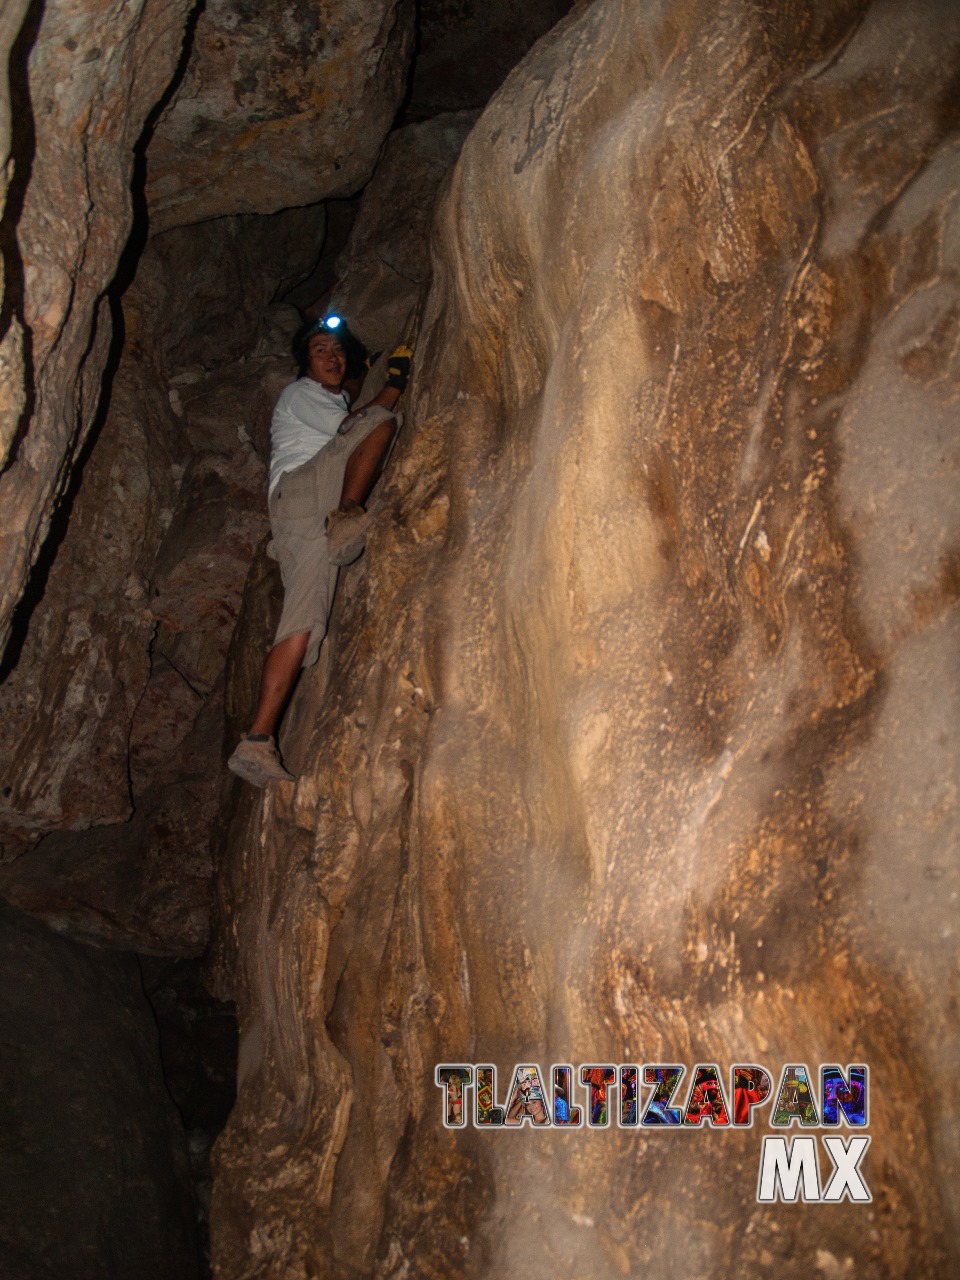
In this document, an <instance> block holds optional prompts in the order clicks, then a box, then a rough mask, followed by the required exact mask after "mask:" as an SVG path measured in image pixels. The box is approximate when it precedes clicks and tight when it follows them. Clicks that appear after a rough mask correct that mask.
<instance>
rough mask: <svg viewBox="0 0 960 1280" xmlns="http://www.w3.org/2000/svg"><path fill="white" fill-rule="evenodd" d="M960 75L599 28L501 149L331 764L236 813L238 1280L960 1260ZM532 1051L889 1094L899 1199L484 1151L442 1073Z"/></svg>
mask: <svg viewBox="0 0 960 1280" xmlns="http://www.w3.org/2000/svg"><path fill="white" fill-rule="evenodd" d="M958 46H960V32H958V26H957V16H956V11H955V8H954V7H953V6H951V5H948V4H938V3H934V2H932V0H931V2H929V3H923V4H918V5H912V6H908V7H907V6H899V5H896V4H889V3H877V4H874V5H869V6H868V5H862V4H853V3H851V4H842V5H836V4H827V3H824V4H804V5H801V6H794V7H793V8H792V9H791V11H790V15H789V20H787V18H786V16H784V17H783V19H782V20H781V19H779V18H777V17H776V15H772V14H771V13H770V12H769V10H764V12H763V14H760V13H759V12H758V11H757V10H755V9H754V8H753V7H752V6H750V5H747V4H739V3H727V4H723V5H721V6H719V7H716V8H714V9H705V7H704V6H702V5H692V4H686V3H682V2H680V0H678V2H677V3H674V4H670V5H663V6H657V7H650V6H639V5H634V4H630V3H625V2H624V3H617V2H616V0H599V2H598V3H596V4H594V5H592V6H591V7H590V8H588V9H586V10H585V11H583V12H581V13H579V14H578V15H577V16H575V17H574V18H573V19H571V20H570V21H568V22H567V23H566V24H564V25H562V26H561V28H560V29H558V30H557V31H556V32H554V33H552V34H551V35H550V36H548V37H547V38H546V39H545V40H544V41H542V42H541V44H540V45H539V46H538V47H537V49H536V51H535V52H534V54H533V55H532V56H531V57H530V58H529V59H528V60H527V61H526V63H525V64H524V66H523V68H522V69H521V70H520V71H519V72H518V73H516V74H514V75H513V76H511V77H510V78H509V79H508V81H507V83H506V85H505V86H504V88H503V90H502V91H501V93H500V94H499V95H498V96H497V98H496V100H495V101H494V103H493V104H492V105H491V107H490V108H489V109H488V111H487V112H486V113H485V115H484V116H483V118H482V120H481V122H480V124H479V126H478V127H477V129H476V130H475V131H474V132H473V134H472V135H471V136H470V138H469V139H468V142H467V144H466V147H465V150H464V153H463V156H462V159H461V161H460V164H459V166H458V168H457V170H456V173H455V178H454V181H453V185H452V188H451V190H450V192H449V195H448V198H447V201H446V204H445V206H444V210H443V214H442V217H441V219H440V224H441V225H440V239H439V243H438V245H437V249H436V254H435V284H434V288H433V291H432V293H431V297H430V301H429V304H428V308H427V312H426V315H425V319H424V325H423V333H422V336H421V340H420V343H419V346H418V366H417V374H416V384H415V395H414V422H413V423H412V425H411V426H410V427H408V428H407V429H406V434H405V436H404V437H403V438H402V439H401V443H400V445H399V447H398V452H397V454H396V456H395V458H394V461H393V464H392V469H391V471H390V473H389V477H388V489H387V502H388V505H387V510H385V511H384V513H383V514H382V516H381V518H380V519H379V521H378V523H377V525H376V526H375V530H374V533H373V534H372V536H371V538H370V541H369V543H368V549H367V553H366V555H365V557H364V559H363V561H361V563H360V565H358V567H357V568H355V569H353V570H351V571H350V573H349V574H347V575H346V579H345V582H344V589H343V592H342V596H341V600H340V605H339V613H338V615H337V619H336V623H335V628H334V637H333V647H332V657H331V668H330V673H329V679H328V681H327V682H326V686H324V681H323V679H322V673H315V674H314V675H312V676H310V677H309V678H308V679H307V680H306V681H305V682H304V684H303V685H302V687H301V689H300V691H299V693H298V697H297V701H296V702H295V705H294V708H293V713H292V718H291V722H290V727H289V730H288V740H287V744H286V747H287V751H288V754H289V756H290V757H291V758H293V759H295V760H298V761H300V762H302V776H301V778H300V780H299V782H298V784H297V786H296V788H295V789H294V788H287V787H278V788H277V789H276V790H274V791H272V792H270V793H268V795H267V796H266V798H265V801H264V802H263V803H262V804H260V803H257V804H256V807H255V808H254V809H253V811H252V813H250V814H249V815H248V814H247V813H244V812H243V811H242V810H237V811H235V812H234V813H233V814H232V815H231V816H232V820H233V839H234V844H233V848H232V852H231V853H230V854H229V857H228V861H227V865H226V868H225V873H224V892H225V901H224V906H223V912H224V918H225V920H226V921H227V924H226V927H225V930H224V936H223V941H224V943H225V946H226V952H227V955H228V957H229V956H230V955H231V954H232V956H233V960H232V962H231V963H232V965H233V966H234V981H235V986H236V991H237V994H238V998H239V1001H240V1009H241V1018H242V1044H241V1075H240V1094H239V1101H238V1105H237V1108H236V1110H235V1112H234V1114H233V1118H232V1120H231V1123H230V1126H229V1128H228V1130H227V1132H226V1134H225V1137H224V1139H223V1140H222V1141H221V1144H220V1147H219V1175H218V1182H217V1184H216V1191H215V1204H214V1220H213V1221H214V1236H215V1254H216V1258H217V1261H218V1266H219V1274H220V1275H221V1276H223V1277H227V1276H229V1277H231V1280H235V1278H237V1277H254V1276H258V1275H264V1274H274V1273H275V1274H287V1275H310V1276H340V1275H347V1274H362V1275H376V1276H382V1277H387V1276H390V1277H399V1276H402V1275H416V1276H418V1277H437V1280H439V1278H440V1277H443V1280H451V1278H452V1277H456V1276H467V1275H470V1276H485V1277H486V1276H489V1277H501V1276H514V1275H520V1274H524V1275H532V1276H551V1277H556V1276H564V1277H567V1276H569V1277H571V1278H572V1277H582V1276H585V1275H590V1276H591V1277H598V1278H606V1277H612V1276H622V1275H637V1276H639V1275H643V1276H645V1277H650V1276H653V1277H656V1276H664V1277H674V1276H681V1275H684V1276H686V1275H691V1276H692V1275H702V1276H711V1277H735V1276H737V1277H738V1276H742V1275H745V1274H756V1275H762V1276H771V1277H773V1276H776V1277H778V1278H779V1277H792V1276H796V1277H800V1276H809V1275H814V1274H824V1275H841V1274H847V1273H849V1274H856V1275H862V1276H876V1277H880V1276H886V1275H890V1274H896V1275H902V1276H908V1275H909V1276H917V1277H920V1276H924V1277H926V1276H929V1277H934V1276H941V1275H945V1274H949V1273H950V1271H951V1270H952V1269H954V1268H955V1266H956V1261H957V1259H956V1244H955V1242H956V1239H957V1224H958V1219H957V1216H956V1214H957V1205H956V1185H957V1183H956V1172H957V1160H958V1152H957V1147H956V1143H955V1138H954V1135H955V1133H956V1123H955V1121H956V1102H955V1098H954V1096H953V1091H952V1088H951V1086H950V1081H951V1079H952V1075H953V1070H954V1054H953V1053H952V1050H951V1047H950V1046H951V1044H952V1043H953V1040H952V1037H953V1035H954V1032H955V1012H954V1011H953V1010H952V1008H951V1005H950V999H951V995H950V991H951V987H950V982H949V980H948V979H947V976H946V975H947V974H948V973H950V972H952V965H953V962H954V960H955V928H956V924H955V916H956V897H955V895H956V894H957V893H958V892H960V884H958V879H957V877H958V870H957V866H956V860H955V848H956V836H957V796H956V784H955V779H956V774H957V757H958V754H960V752H958V741H957V726H958V724H960V717H958V716H957V714H956V709H957V699H958V690H957V685H956V666H955V645H956V616H957V615H956V609H955V602H956V571H955V560H956V548H957V546H958V543H960V537H958V533H960V531H958V515H960V512H958V510H957V494H958V492H960V489H958V487H957V485H956V472H957V464H958V457H957V435H956V431H955V426H954V424H955V421H956V405H957V398H958V390H960V381H958V365H957V344H956V317H957V314H958V311H960V300H958V295H957V267H958V261H957V254H958V250H960V238H958V235H957V226H958V222H957V218H958V207H960V205H958V196H957V186H958V165H957V155H958V152H957V140H956V135H955V133H954V132H953V128H954V126H953V124H952V123H951V122H952V120H953V119H954V116H953V115H952V114H951V111H952V108H951V106H950V104H951V102H952V96H951V95H952V93H953V92H954V91H953V90H952V89H951V85H953V84H955V83H956V81H955V77H956V74H957V65H958ZM237 675H238V677H240V678H242V679H244V680H248V679H249V675H248V673H247V672H246V669H244V668H240V667H238V668H237ZM232 697H233V695H232V693H231V691H230V689H228V692H227V700H228V706H229V705H231V698H232ZM244 828H245V829H244ZM527 1060H534V1061H538V1062H539V1063H540V1064H541V1065H542V1066H544V1067H548V1066H549V1064H550V1063H552V1062H554V1061H570V1062H573V1063H582V1062H591V1061H593V1062H611V1063H617V1062H622V1061H626V1062H637V1063H644V1062H662V1063H668V1062H678V1063H686V1064H688V1065H689V1066H692V1065H693V1064H694V1063H695V1062H698V1061H716V1062H718V1063H720V1064H721V1065H722V1066H723V1067H724V1069H726V1067H727V1066H728V1065H729V1064H730V1063H731V1062H734V1061H753V1060H757V1061H759V1062H761V1063H764V1064H766V1065H767V1066H768V1067H770V1068H771V1069H772V1070H774V1071H775V1072H778V1071H779V1068H780V1067H781V1066H782V1065H785V1064H787V1063H793V1062H797V1061H801V1062H807V1063H809V1065H810V1066H811V1068H813V1069H814V1070H815V1069H816V1065H817V1064H818V1063H820V1062H838V1063H843V1064H846V1063H849V1062H858V1061H862V1062H866V1063H868V1064H869V1065H870V1067H871V1068H872V1071H873V1085H874V1088H873V1094H872V1098H871V1121H870V1128H869V1133H870V1134H871V1136H872V1140H873V1141H872V1147H871V1149H870V1152H869V1153H868V1156H867V1158H866V1162H865V1166H864V1171H865V1173H866V1176H867V1178H868V1181H869V1183H870V1187H871V1190H872V1192H873V1197H874V1201H873V1204H872V1205H870V1206H858V1205H852V1204H850V1203H845V1204H843V1205H840V1206H838V1207H836V1208H835V1209H833V1210H831V1211H829V1212H828V1211H827V1210H826V1209H824V1208H815V1207H813V1206H808V1207H807V1208H805V1209H802V1210H798V1209H796V1208H792V1207H782V1208H780V1207H775V1208H767V1207H763V1206H758V1205H757V1204H756V1203H755V1192H756V1184H757V1171H758V1162H759V1153H760V1133H759V1132H758V1131H757V1130H753V1131H744V1132H741V1133H727V1134H725V1135H724V1136H723V1137H722V1138H721V1137H720V1135H710V1134H705V1133H703V1134H694V1135H690V1134H688V1135H686V1140H682V1139H680V1140H677V1141H671V1140H670V1135H661V1134H656V1133H654V1134H652V1135H650V1136H647V1135H640V1136H637V1135H634V1134H631V1133H628V1132H625V1131H618V1130H617V1129H616V1128H614V1129H612V1130H611V1131H609V1132H607V1133H603V1134H596V1135H583V1136H571V1135H567V1136H564V1135H560V1134H556V1133H544V1134H532V1133H525V1134H523V1135H519V1136H516V1135H515V1136H514V1137H512V1138H508V1137H507V1136H506V1135H504V1136H501V1137H497V1136H492V1135H489V1134H483V1135H480V1134H477V1133H475V1132H474V1131H472V1130H470V1129H467V1130H466V1131H464V1132H461V1133H452V1132H450V1131H447V1130H444V1129H443V1128H442V1125H441V1116H440V1095H439V1091H438V1090H437V1089H436V1088H435V1086H434V1084H433V1070H434V1066H435V1064H437V1063H438V1062H442V1061H489V1062H493V1063H496V1064H497V1066H498V1067H499V1069H500V1073H501V1089H502V1088H503V1079H502V1077H503V1074H504V1072H506V1071H508V1070H509V1069H510V1068H511V1067H512V1066H513V1064H514V1063H518V1062H522V1061H527ZM918 1079H922V1080H923V1084H922V1086H921V1087H920V1088H919V1089H918V1088H917V1087H916V1082H917V1081H918Z"/></svg>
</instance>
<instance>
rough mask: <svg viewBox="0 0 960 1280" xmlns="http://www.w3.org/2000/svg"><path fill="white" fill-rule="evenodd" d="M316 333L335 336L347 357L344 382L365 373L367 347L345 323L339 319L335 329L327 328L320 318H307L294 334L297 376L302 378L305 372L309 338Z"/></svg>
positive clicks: (308, 352) (308, 353)
mask: <svg viewBox="0 0 960 1280" xmlns="http://www.w3.org/2000/svg"><path fill="white" fill-rule="evenodd" d="M318 333H329V334H330V335H331V337H334V338H336V340H337V341H338V342H339V343H340V346H341V347H342V348H343V354H344V355H345V356H346V357H347V370H346V373H345V374H344V375H343V380H344V382H346V381H347V379H348V378H358V377H362V376H363V375H364V374H365V373H366V371H367V370H366V365H365V363H364V362H365V361H366V358H367V348H366V347H365V346H364V345H363V343H362V342H361V341H360V339H359V338H358V337H356V335H355V334H352V333H351V332H350V330H349V329H348V328H347V326H346V323H345V322H344V321H341V322H340V324H339V326H338V327H337V328H336V329H328V328H326V326H325V325H324V322H323V320H322V319H317V320H308V321H307V322H306V323H305V324H302V325H301V326H300V328H299V329H298V330H297V332H296V334H295V335H294V339H293V358H294V359H295V360H296V362H297V377H298V378H302V377H303V376H304V375H305V373H306V372H307V365H308V364H309V355H310V339H311V338H315V337H316V336H317V334H318Z"/></svg>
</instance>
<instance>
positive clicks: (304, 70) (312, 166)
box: [147, 0, 414, 231]
mask: <svg viewBox="0 0 960 1280" xmlns="http://www.w3.org/2000/svg"><path fill="white" fill-rule="evenodd" d="M413 21H414V6H413V4H412V3H410V0H373V2H372V3H371V2H370V0H366V2H364V3H358V0H335V2H334V3H329V4H325V5H323V6H322V8H318V7H317V6H316V5H315V4H311V3H304V2H303V0H300V2H299V3H296V4H293V5H291V4H290V3H288V2H287V0H268V2H267V3H260V4H252V3H249V0H209V3H208V4H207V5H206V6H205V8H204V10H203V12H202V13H201V15H200V18H199V20H198V22H197V25H196V30H195V33H194V36H193V45H192V49H191V53H190V60H189V63H188V65H187V70H186V75H185V76H184V79H183V83H182V84H181V85H180V87H179V89H178V90H177V93H176V95H175V97H174V98H173V100H172V102H171V103H170V105H169V106H168V107H167V109H166V111H165V112H164V113H163V115H162V116H161V118H160V120H159V121H158V123H157V128H156V132H155V133H154V135H153V138H152V140H151V143H150V150H149V157H148V159H149V174H148V182H147V197H148V200H149V203H150V211H151V213H150V218H151V226H152V227H153V229H154V230H155V231H159V230H164V229H166V228H168V227H171V226H176V225H178V224H180V223H184V222H198V221H200V220H201V219H204V218H212V217H219V216H220V215H222V214H232V213H273V212H275V211H276V210H278V209H282V208H285V207H288V206H290V205H303V204H313V203H315V202H316V201H318V200H322V199H325V198H327V197H330V196H348V195H352V194H353V193H354V192H355V191H357V190H358V189H359V188H360V187H362V186H363V184H364V183H365V182H366V181H367V179H368V178H369V177H370V174H371V173H372V171H373V167H374V164H375V163H376V159H377V155H378V153H379V151H380V146H381V143H382V141H383V138H384V135H385V134H386V132H387V130H388V129H389V127H390V124H391V122H392V121H393V118H394V116H395V115H396V113H397V108H398V107H399V105H400V100H401V98H402V96H403V91H404V83H405V78H406V71H407V62H408V58H409V55H410V51H411V47H412V39H413Z"/></svg>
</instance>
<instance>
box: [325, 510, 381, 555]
mask: <svg viewBox="0 0 960 1280" xmlns="http://www.w3.org/2000/svg"><path fill="white" fill-rule="evenodd" d="M372 519H373V517H372V516H371V515H370V513H369V511H367V510H366V508H365V507H361V506H360V505H359V504H352V505H351V506H349V507H338V508H337V509H336V511H331V512H330V514H329V515H328V516H327V555H328V556H329V557H330V563H331V564H335V565H339V566H340V567H343V566H344V565H347V564H353V562H354V560H356V559H358V557H359V556H360V553H361V552H362V551H363V546H364V543H365V542H366V540H367V530H368V529H369V528H370V522H371V520H372Z"/></svg>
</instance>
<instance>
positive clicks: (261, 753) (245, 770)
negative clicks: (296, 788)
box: [227, 733, 296, 787]
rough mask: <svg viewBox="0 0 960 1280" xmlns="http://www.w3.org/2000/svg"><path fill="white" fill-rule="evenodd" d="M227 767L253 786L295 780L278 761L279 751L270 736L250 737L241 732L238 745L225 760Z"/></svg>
mask: <svg viewBox="0 0 960 1280" xmlns="http://www.w3.org/2000/svg"><path fill="white" fill-rule="evenodd" d="M227 768H228V769H229V770H230V772H231V773H235V774H236V775H237V777H238V778H243V780H244V782H249V783H250V784H251V785H252V786H254V787H265V786H266V785H267V783H268V782H296V778H295V777H294V775H293V774H292V773H288V772H287V770H286V769H285V768H284V767H283V765H282V764H281V763H280V753H279V751H277V746H276V743H275V742H274V740H273V739H272V738H268V737H266V736H264V737H262V738H261V737H259V735H258V736H257V737H256V738H251V737H250V736H249V735H248V734H246V733H245V734H243V735H242V737H241V738H240V745H239V746H238V747H237V749H236V751H234V753H233V755H232V756H231V757H230V759H229V760H228V761H227Z"/></svg>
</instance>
